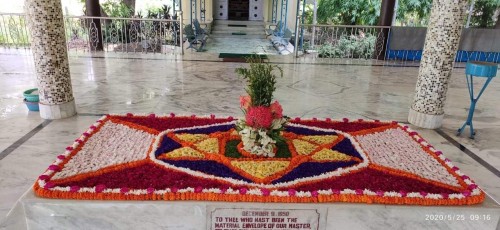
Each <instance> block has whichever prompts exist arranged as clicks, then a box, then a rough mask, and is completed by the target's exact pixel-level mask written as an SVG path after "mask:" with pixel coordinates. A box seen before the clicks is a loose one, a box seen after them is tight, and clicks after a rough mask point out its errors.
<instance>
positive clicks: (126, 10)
mask: <svg viewBox="0 0 500 230" xmlns="http://www.w3.org/2000/svg"><path fill="white" fill-rule="evenodd" d="M101 7H102V9H103V11H104V12H106V14H107V15H108V16H109V17H122V18H128V17H130V16H131V15H133V14H134V12H133V11H132V9H131V8H130V7H129V6H127V5H126V4H125V3H123V1H120V0H112V1H111V0H110V1H107V2H105V3H102V4H101Z"/></svg>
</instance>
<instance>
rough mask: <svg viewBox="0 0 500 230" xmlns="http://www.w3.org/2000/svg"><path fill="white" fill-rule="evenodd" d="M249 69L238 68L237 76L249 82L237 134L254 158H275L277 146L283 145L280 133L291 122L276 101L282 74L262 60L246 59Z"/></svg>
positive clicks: (242, 97) (281, 71)
mask: <svg viewBox="0 0 500 230" xmlns="http://www.w3.org/2000/svg"><path fill="white" fill-rule="evenodd" d="M247 62H248V63H249V64H250V68H237V69H236V73H238V74H239V75H241V76H242V77H243V79H245V80H246V82H247V87H246V92H247V94H248V95H245V96H241V97H240V106H241V109H242V111H243V113H244V114H245V117H244V118H242V119H240V120H238V122H237V124H236V130H237V131H238V133H239V134H240V136H241V140H242V143H243V147H242V148H243V150H244V151H246V152H247V153H250V154H253V155H255V156H263V157H274V156H275V153H276V142H278V141H284V140H283V137H282V136H281V131H283V129H284V125H285V124H286V123H287V122H288V117H286V116H283V108H282V107H281V105H280V103H279V102H278V101H273V93H274V91H275V90H276V78H277V75H276V74H278V76H280V77H283V70H282V69H281V67H279V66H277V65H271V64H269V63H267V62H263V60H262V59H261V58H260V57H259V56H253V57H250V58H248V59H247Z"/></svg>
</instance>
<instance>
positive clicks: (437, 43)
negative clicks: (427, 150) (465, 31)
mask: <svg viewBox="0 0 500 230" xmlns="http://www.w3.org/2000/svg"><path fill="white" fill-rule="evenodd" d="M466 7H467V1H465V0H434V1H433V3H432V9H431V16H430V19H429V26H428V28H427V35H426V37H425V45H424V51H423V54H422V60H421V62H420V69H419V73H418V80H417V86H416V90H415V91H416V92H415V97H414V99H413V104H412V105H411V108H410V113H409V116H408V121H409V122H410V123H411V124H414V125H416V126H419V127H422V128H428V129H435V128H439V127H441V124H442V121H443V117H444V102H445V101H446V92H447V91H448V80H449V79H450V76H451V71H452V69H453V63H454V59H455V55H456V53H457V49H458V43H459V41H460V35H461V33H462V28H463V25H464V19H465V12H466Z"/></svg>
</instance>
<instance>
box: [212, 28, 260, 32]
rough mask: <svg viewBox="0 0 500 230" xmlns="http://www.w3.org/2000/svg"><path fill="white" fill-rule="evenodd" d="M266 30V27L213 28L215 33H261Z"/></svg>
mask: <svg viewBox="0 0 500 230" xmlns="http://www.w3.org/2000/svg"><path fill="white" fill-rule="evenodd" d="M263 30H264V27H260V26H258V27H257V26H253V27H228V26H214V27H213V28H212V32H214V31H222V32H239V31H244V32H259V33H261V32H262V31H263Z"/></svg>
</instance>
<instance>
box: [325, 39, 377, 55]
mask: <svg viewBox="0 0 500 230" xmlns="http://www.w3.org/2000/svg"><path fill="white" fill-rule="evenodd" d="M376 40H377V37H376V36H374V35H371V34H367V35H364V36H354V35H350V36H347V35H342V36H341V37H340V39H339V40H337V41H334V42H330V43H325V44H323V45H322V46H320V47H319V48H318V55H319V57H323V58H344V57H350V58H364V59H369V58H371V57H372V55H373V51H374V49H375V42H376Z"/></svg>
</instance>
